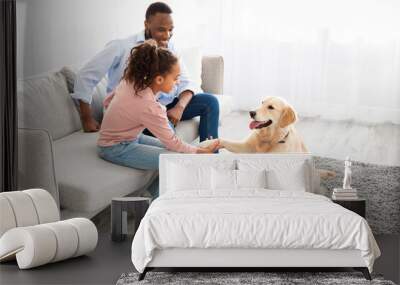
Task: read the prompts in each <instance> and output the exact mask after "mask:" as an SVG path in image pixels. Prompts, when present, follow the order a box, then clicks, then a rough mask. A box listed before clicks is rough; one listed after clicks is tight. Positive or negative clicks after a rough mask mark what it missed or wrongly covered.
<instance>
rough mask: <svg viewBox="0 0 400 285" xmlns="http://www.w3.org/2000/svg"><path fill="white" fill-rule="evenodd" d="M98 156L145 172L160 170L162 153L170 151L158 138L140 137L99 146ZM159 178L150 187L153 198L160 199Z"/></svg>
mask: <svg viewBox="0 0 400 285" xmlns="http://www.w3.org/2000/svg"><path fill="white" fill-rule="evenodd" d="M97 153H98V155H99V156H100V157H101V158H103V159H104V160H107V161H109V162H112V163H115V164H118V165H122V166H127V167H131V168H137V169H144V170H158V161H159V157H160V154H161V153H172V152H171V151H168V150H167V149H166V148H165V147H164V145H163V144H162V143H161V141H160V140H159V139H157V138H154V137H151V136H146V135H143V134H142V135H140V136H139V137H138V138H137V139H136V140H133V141H125V142H121V143H118V144H115V145H112V146H98V147H97ZM158 183H159V182H158V178H157V179H155V180H154V181H153V183H152V184H151V185H150V186H149V188H148V191H149V192H150V194H151V195H152V197H153V198H156V197H158V192H159V189H158Z"/></svg>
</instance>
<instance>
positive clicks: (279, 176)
mask: <svg viewBox="0 0 400 285" xmlns="http://www.w3.org/2000/svg"><path fill="white" fill-rule="evenodd" d="M305 178H306V177H305V171H304V167H297V168H292V169H290V170H276V169H270V170H268V171H267V180H268V189H271V190H287V191H302V192H305V191H306V188H305V186H306V181H305Z"/></svg>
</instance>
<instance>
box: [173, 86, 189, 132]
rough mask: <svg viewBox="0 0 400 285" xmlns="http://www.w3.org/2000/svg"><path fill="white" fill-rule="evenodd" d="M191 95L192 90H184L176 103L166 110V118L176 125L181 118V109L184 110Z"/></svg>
mask: <svg viewBox="0 0 400 285" xmlns="http://www.w3.org/2000/svg"><path fill="white" fill-rule="evenodd" d="M192 97H193V92H192V91H190V90H185V91H183V92H182V93H181V94H180V95H179V101H178V103H177V104H176V105H175V106H174V107H173V108H171V109H169V110H168V111H167V117H168V119H169V120H170V121H171V122H172V123H173V124H174V126H176V125H177V124H178V123H179V121H180V120H181V119H182V114H183V111H184V110H185V108H186V106H187V104H189V102H190V100H191V99H192Z"/></svg>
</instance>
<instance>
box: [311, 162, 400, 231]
mask: <svg viewBox="0 0 400 285" xmlns="http://www.w3.org/2000/svg"><path fill="white" fill-rule="evenodd" d="M314 163H315V167H316V168H320V169H327V170H331V171H334V172H336V173H337V175H336V177H333V178H331V179H326V180H321V187H322V188H323V189H330V190H327V192H326V193H325V194H324V195H325V196H326V197H331V196H332V189H333V188H335V187H337V185H341V184H342V182H343V171H342V170H343V164H344V160H339V159H333V158H328V157H321V156H314ZM351 170H352V187H353V188H357V192H358V194H359V195H360V196H361V197H365V198H368V199H367V200H366V219H367V221H368V224H369V225H370V227H371V229H372V232H373V233H374V234H400V167H399V166H390V165H378V164H372V163H365V162H360V161H354V160H353V161H352V166H351Z"/></svg>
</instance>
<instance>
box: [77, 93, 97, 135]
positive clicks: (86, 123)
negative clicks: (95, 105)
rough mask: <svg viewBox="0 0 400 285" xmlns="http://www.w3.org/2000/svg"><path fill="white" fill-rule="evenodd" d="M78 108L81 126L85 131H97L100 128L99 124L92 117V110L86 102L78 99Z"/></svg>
mask: <svg viewBox="0 0 400 285" xmlns="http://www.w3.org/2000/svg"><path fill="white" fill-rule="evenodd" d="M79 109H80V111H81V114H80V115H81V122H82V128H83V131H84V132H85V133H93V132H97V131H99V129H100V124H99V123H98V122H97V121H96V120H95V119H93V117H92V110H91V108H90V105H89V104H88V103H85V102H83V101H81V100H79Z"/></svg>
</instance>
